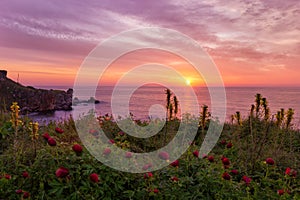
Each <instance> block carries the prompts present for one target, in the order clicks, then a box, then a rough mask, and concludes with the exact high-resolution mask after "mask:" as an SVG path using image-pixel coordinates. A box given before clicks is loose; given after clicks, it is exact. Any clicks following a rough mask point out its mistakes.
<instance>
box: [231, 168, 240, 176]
mask: <svg viewBox="0 0 300 200" xmlns="http://www.w3.org/2000/svg"><path fill="white" fill-rule="evenodd" d="M231 174H233V175H238V174H239V171H238V170H236V169H233V170H231Z"/></svg>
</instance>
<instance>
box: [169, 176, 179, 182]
mask: <svg viewBox="0 0 300 200" xmlns="http://www.w3.org/2000/svg"><path fill="white" fill-rule="evenodd" d="M171 181H173V182H178V181H179V178H177V177H176V176H173V177H172V178H171Z"/></svg>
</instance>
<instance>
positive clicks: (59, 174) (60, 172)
mask: <svg viewBox="0 0 300 200" xmlns="http://www.w3.org/2000/svg"><path fill="white" fill-rule="evenodd" d="M55 175H56V177H57V178H64V177H66V176H68V175H69V170H68V169H67V168H64V167H60V168H58V169H57V170H56V172H55Z"/></svg>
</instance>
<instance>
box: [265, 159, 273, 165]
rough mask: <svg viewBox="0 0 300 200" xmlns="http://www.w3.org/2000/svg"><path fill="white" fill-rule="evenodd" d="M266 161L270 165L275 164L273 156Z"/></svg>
mask: <svg viewBox="0 0 300 200" xmlns="http://www.w3.org/2000/svg"><path fill="white" fill-rule="evenodd" d="M266 163H267V164H268V165H274V163H275V162H274V160H273V159H272V158H267V159H266Z"/></svg>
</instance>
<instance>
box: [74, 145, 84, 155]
mask: <svg viewBox="0 0 300 200" xmlns="http://www.w3.org/2000/svg"><path fill="white" fill-rule="evenodd" d="M72 149H73V151H75V152H76V153H77V154H80V153H81V152H82V146H81V145H80V144H74V145H73V147H72Z"/></svg>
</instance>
